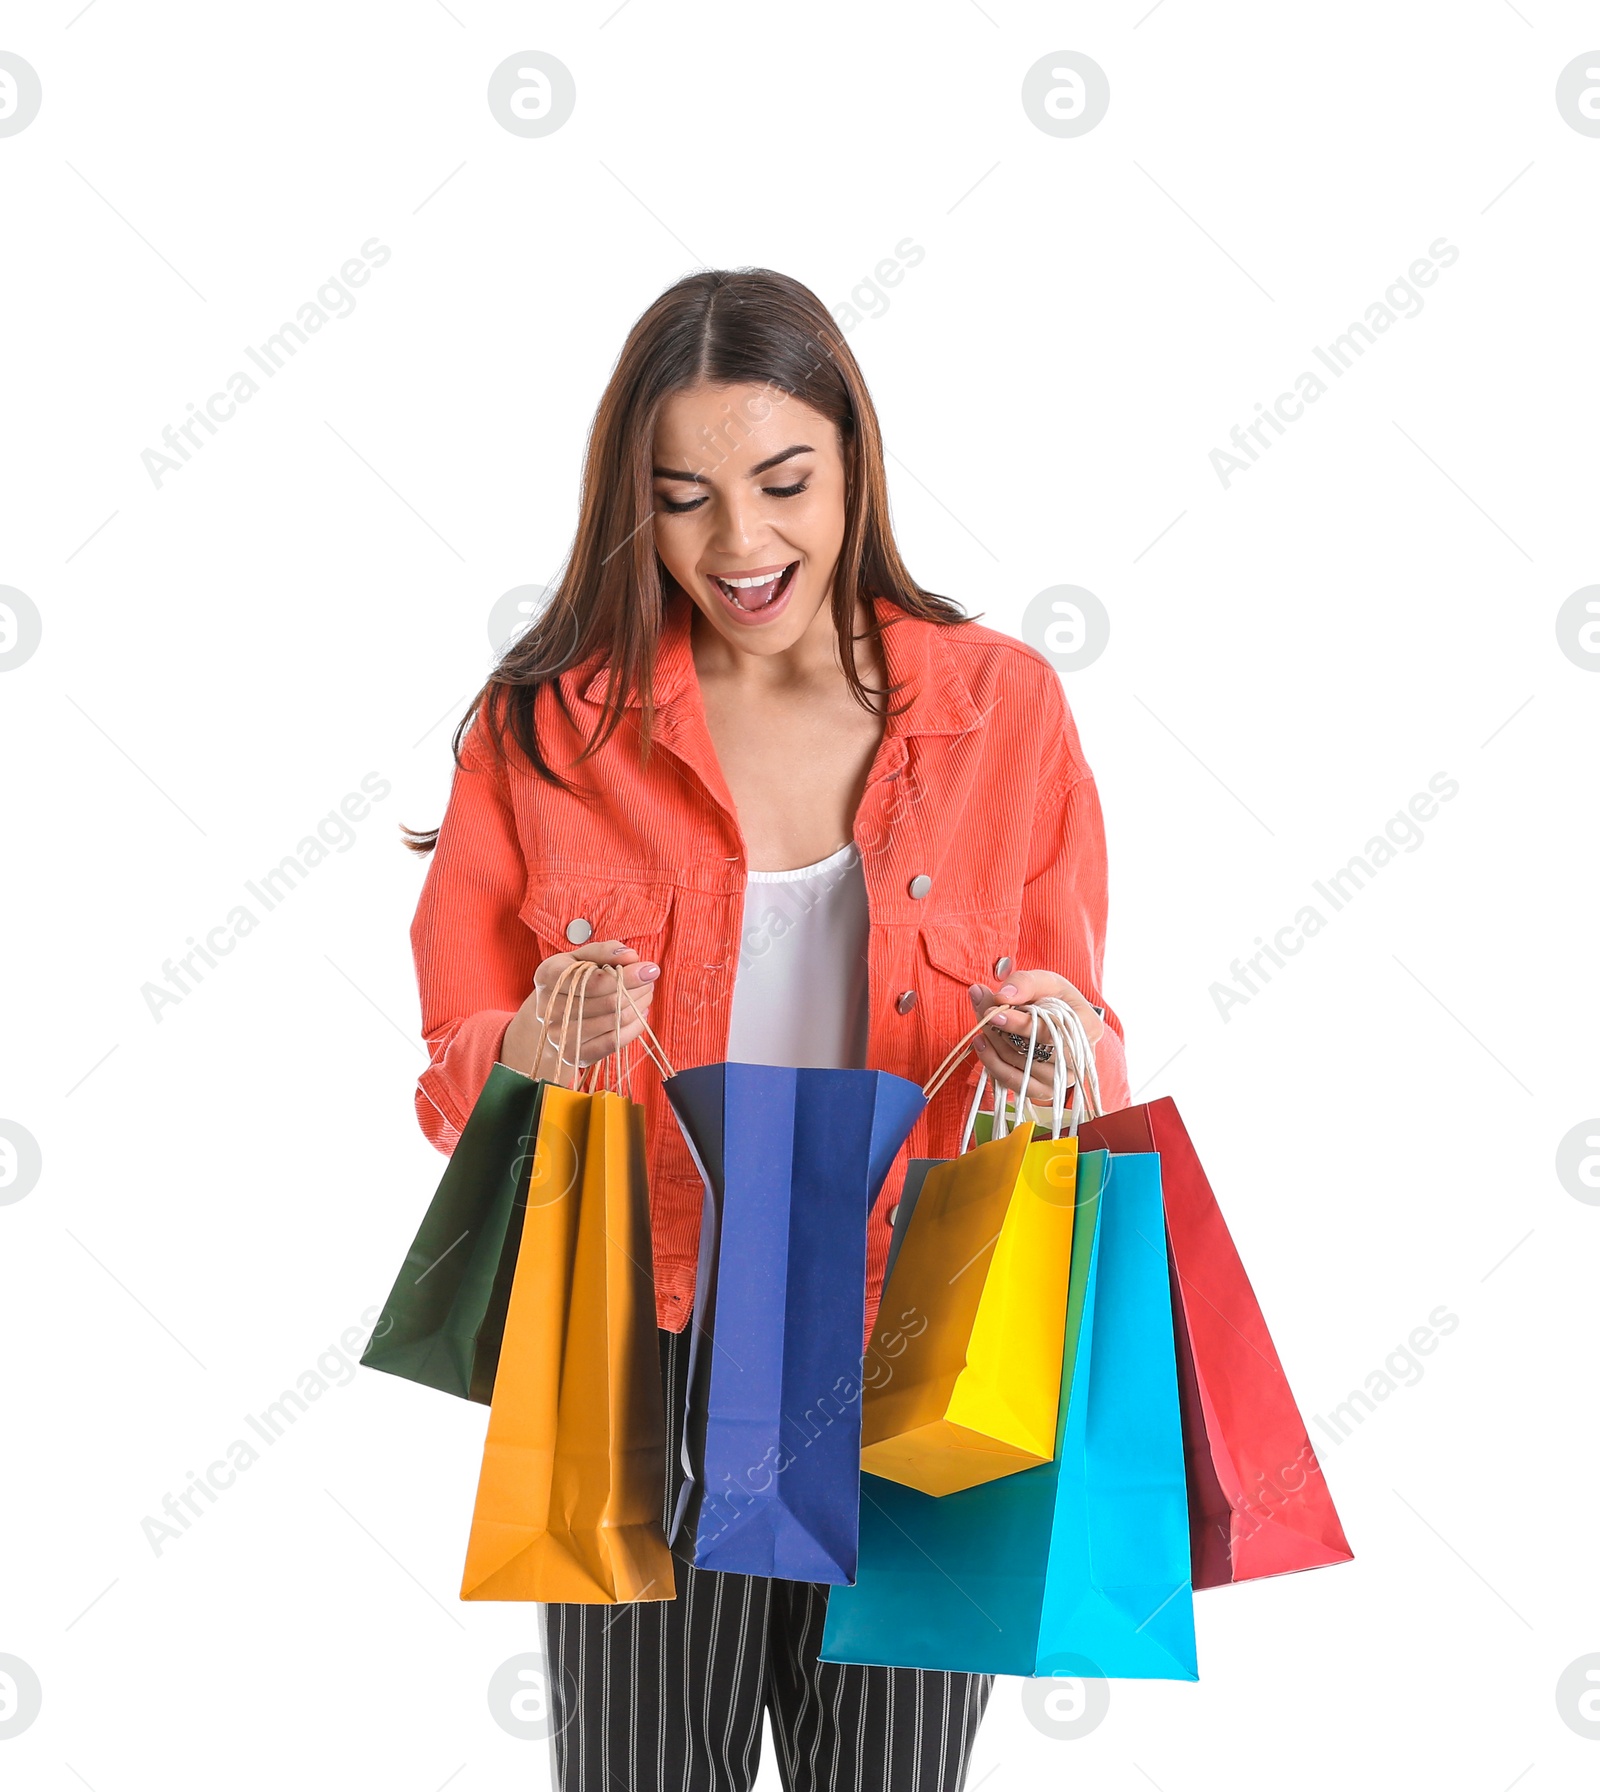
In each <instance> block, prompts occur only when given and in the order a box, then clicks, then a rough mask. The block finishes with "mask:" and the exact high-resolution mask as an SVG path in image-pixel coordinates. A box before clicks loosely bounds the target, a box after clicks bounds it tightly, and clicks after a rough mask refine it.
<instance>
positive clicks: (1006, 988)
mask: <svg viewBox="0 0 1600 1792" xmlns="http://www.w3.org/2000/svg"><path fill="white" fill-rule="evenodd" d="M1000 993H1001V995H1003V996H1014V995H1015V994H1016V993H1017V986H1016V984H1015V983H1002V984H1001V985H1000Z"/></svg>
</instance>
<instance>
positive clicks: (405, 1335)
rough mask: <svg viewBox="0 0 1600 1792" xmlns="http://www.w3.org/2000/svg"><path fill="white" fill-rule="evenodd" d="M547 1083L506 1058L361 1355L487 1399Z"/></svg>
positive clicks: (387, 1369) (375, 1365)
mask: <svg viewBox="0 0 1600 1792" xmlns="http://www.w3.org/2000/svg"><path fill="white" fill-rule="evenodd" d="M544 1087H545V1085H544V1084H543V1083H541V1082H535V1081H534V1080H533V1079H532V1078H531V1077H526V1076H524V1075H523V1074H522V1072H521V1071H519V1070H513V1069H512V1068H511V1067H510V1065H508V1064H496V1065H495V1067H494V1068H493V1069H492V1070H491V1071H490V1072H489V1080H488V1082H486V1083H485V1084H484V1086H483V1091H482V1093H481V1094H480V1095H479V1096H478V1099H477V1101H476V1102H475V1103H474V1105H473V1109H472V1113H471V1114H470V1115H469V1116H468V1119H467V1124H466V1126H465V1127H464V1128H463V1130H462V1133H461V1137H460V1138H459V1139H458V1140H457V1141H456V1148H455V1150H454V1152H453V1153H452V1154H451V1157H450V1162H449V1164H448V1165H447V1166H446V1167H445V1172H444V1175H443V1177H441V1178H440V1182H439V1189H438V1192H437V1193H436V1194H435V1195H434V1197H433V1200H432V1201H431V1202H430V1203H429V1206H428V1211H427V1213H426V1214H425V1215H424V1217H423V1221H422V1225H421V1226H420V1227H419V1228H418V1231H417V1236H416V1238H415V1239H414V1240H413V1241H412V1244H411V1249H410V1250H409V1251H407V1252H406V1260H405V1262H404V1263H403V1264H401V1266H400V1273H399V1275H398V1276H396V1277H395V1283H394V1287H393V1288H392V1289H391V1290H390V1291H389V1298H388V1299H387V1300H386V1301H385V1302H384V1304H383V1312H382V1313H381V1314H380V1315H379V1318H378V1323H377V1324H376V1325H375V1326H374V1327H373V1329H372V1337H371V1338H370V1339H369V1340H368V1343H367V1348H366V1350H365V1351H364V1352H363V1353H362V1357H361V1361H362V1363H363V1365H364V1366H365V1367H366V1368H368V1369H382V1370H383V1371H384V1373H385V1374H388V1375H400V1376H403V1377H404V1378H405V1379H406V1380H407V1381H416V1382H421V1384H422V1385H423V1386H424V1387H429V1388H438V1389H439V1390H440V1391H441V1392H442V1393H446V1394H456V1395H459V1396H460V1397H461V1398H462V1399H464V1400H476V1401H477V1402H478V1403H479V1404H480V1405H482V1406H487V1405H488V1404H489V1397H490V1395H491V1394H492V1393H493V1392H494V1378H495V1371H496V1370H497V1369H498V1367H499V1365H500V1340H501V1337H502V1335H503V1334H504V1332H505V1324H506V1308H507V1306H508V1305H509V1304H510V1300H511V1278H512V1275H513V1274H514V1273H515V1270H516V1267H517V1247H518V1246H519V1245H520V1244H521V1242H522V1221H523V1216H524V1214H525V1213H526V1211H527V1208H526V1190H527V1187H528V1178H529V1176H530V1175H531V1173H532V1169H533V1148H534V1139H535V1138H536V1137H537V1134H538V1130H539V1103H540V1097H541V1096H542V1094H543V1092H544Z"/></svg>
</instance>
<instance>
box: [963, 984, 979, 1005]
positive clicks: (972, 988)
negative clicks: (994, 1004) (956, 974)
mask: <svg viewBox="0 0 1600 1792" xmlns="http://www.w3.org/2000/svg"><path fill="white" fill-rule="evenodd" d="M967 994H968V995H969V996H971V998H972V1005H973V1007H974V1008H976V1007H977V1005H978V1004H979V1002H981V1001H982V1000H983V985H982V984H981V983H973V984H970V985H969V986H968V988H967Z"/></svg>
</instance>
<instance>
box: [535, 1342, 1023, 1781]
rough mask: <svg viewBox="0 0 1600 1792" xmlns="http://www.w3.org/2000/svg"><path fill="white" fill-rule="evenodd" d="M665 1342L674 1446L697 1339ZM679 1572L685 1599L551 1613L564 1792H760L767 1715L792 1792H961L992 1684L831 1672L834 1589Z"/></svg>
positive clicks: (670, 1483) (874, 1671) (671, 1496)
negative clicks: (826, 1624) (827, 1647)
mask: <svg viewBox="0 0 1600 1792" xmlns="http://www.w3.org/2000/svg"><path fill="white" fill-rule="evenodd" d="M660 1339H661V1374H662V1384H663V1388H664V1391H665V1394H666V1401H667V1425H668V1436H669V1437H676V1436H677V1435H678V1432H679V1428H680V1427H681V1424H682V1417H683V1405H684V1397H685V1393H686V1390H687V1384H688V1368H689V1334H688V1332H687V1331H685V1332H681V1333H679V1332H662V1333H661V1334H660ZM665 1467H666V1473H665V1476H664V1489H663V1503H662V1514H663V1520H664V1521H666V1520H667V1519H670V1516H671V1513H672V1509H673V1506H674V1504H675V1503H676V1500H677V1493H678V1488H679V1486H680V1485H681V1483H682V1480H683V1471H682V1468H681V1466H680V1465H679V1463H678V1461H677V1456H676V1451H671V1452H669V1461H668V1463H667V1464H666V1465H665ZM673 1567H674V1573H675V1575H676V1580H677V1588H678V1593H677V1597H676V1598H675V1599H668V1600H654V1601H650V1602H646V1603H642V1604H637V1605H547V1606H546V1607H545V1608H544V1618H545V1654H546V1658H547V1661H548V1664H549V1682H550V1699H551V1717H552V1720H553V1732H552V1748H553V1751H554V1769H555V1783H556V1786H557V1788H558V1792H749V1788H751V1787H753V1786H754V1785H755V1783H756V1772H757V1769H758V1767H759V1765H760V1758H761V1726H762V1717H763V1713H765V1714H766V1715H767V1716H768V1717H769V1718H770V1721H771V1726H772V1736H773V1741H774V1744H775V1746H776V1749H777V1757H778V1769H779V1773H780V1776H781V1778H782V1782H783V1786H784V1789H785V1792H824V1789H827V1792H961V1788H962V1786H963V1785H964V1784H965V1781H966V1775H967V1763H968V1759H969V1757H970V1755H971V1752H972V1744H973V1740H974V1738H975V1737H976V1735H977V1733H978V1725H979V1724H980V1723H981V1722H982V1720H983V1713H984V1709H985V1707H986V1706H987V1705H988V1702H989V1694H990V1691H991V1689H992V1687H993V1685H994V1676H993V1675H991V1674H946V1673H932V1672H923V1671H920V1670H918V1669H914V1668H882V1667H861V1666H854V1665H850V1664H846V1663H839V1662H819V1661H818V1660H817V1650H818V1649H819V1648H820V1647H821V1643H822V1626H823V1620H824V1619H825V1617H826V1616H827V1610H828V1589H827V1587H826V1586H822V1585H816V1584H813V1583H811V1582H807V1581H790V1580H759V1579H756V1578H755V1577H753V1576H750V1575H745V1574H717V1573H714V1572H712V1571H711V1570H709V1569H703V1568H692V1567H690V1566H689V1565H688V1563H686V1562H685V1561H683V1560H682V1559H681V1557H680V1558H677V1559H675V1561H674V1564H673Z"/></svg>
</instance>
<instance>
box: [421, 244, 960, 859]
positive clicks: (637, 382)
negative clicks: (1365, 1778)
mask: <svg viewBox="0 0 1600 1792" xmlns="http://www.w3.org/2000/svg"><path fill="white" fill-rule="evenodd" d="M702 383H707V384H710V385H715V386H759V387H763V388H764V389H765V390H766V392H767V393H769V394H775V395H776V394H782V395H786V396H789V397H794V398H798V399H799V400H800V401H801V402H802V403H803V404H807V405H809V406H810V407H811V408H812V409H813V410H815V411H818V412H820V413H821V415H822V416H824V417H826V418H827V419H828V420H829V421H830V422H831V423H833V424H834V425H835V427H836V428H837V429H838V432H839V441H840V446H841V449H842V451H843V455H844V466H845V527H844V541H843V544H842V546H841V547H840V550H839V562H838V566H837V568H836V569H835V572H834V576H833V596H832V610H833V622H834V629H835V631H836V633H837V636H838V641H839V659H840V663H841V665H842V666H843V668H844V675H845V679H846V681H847V683H848V684H849V686H850V691H851V694H852V695H853V696H854V698H855V699H856V701H857V702H858V703H860V704H861V705H862V706H863V708H866V709H875V699H876V698H879V697H884V696H887V695H890V694H892V693H888V692H884V691H873V690H869V689H868V687H867V686H866V685H865V684H864V683H863V682H862V679H861V677H860V674H859V672H858V671H857V669H856V658H855V641H856V640H857V639H870V638H872V637H873V636H874V635H875V634H876V633H877V632H878V629H877V624H876V621H875V620H874V621H873V622H872V623H871V624H870V625H869V628H868V632H867V635H866V636H864V637H857V636H855V635H854V633H853V629H854V622H855V616H856V611H857V607H858V603H861V604H864V606H865V609H866V613H867V614H868V616H869V617H870V616H871V615H872V606H871V603H870V601H868V600H869V599H870V598H871V597H881V598H886V599H887V600H888V601H889V602H890V603H892V604H894V605H896V606H897V607H898V608H899V609H901V610H903V611H904V612H905V613H906V614H907V615H910V616H917V617H921V618H923V619H924V620H926V621H930V622H942V623H953V622H962V621H965V620H966V617H965V615H964V614H963V612H962V610H961V608H960V607H959V605H957V604H955V603H953V602H952V601H951V600H950V599H949V598H947V597H940V596H938V595H936V594H935V593H933V592H930V591H924V590H923V589H922V587H921V586H920V585H918V584H917V583H916V581H915V580H914V579H913V578H912V577H911V574H910V573H909V572H908V571H907V569H906V565H905V562H904V561H903V560H902V559H901V558H900V552H899V549H898V548H897V547H896V546H895V542H894V533H893V530H892V528H891V527H890V522H889V493H888V485H887V481H886V480H885V477H884V468H883V438H882V435H881V434H880V432H879V429H878V417H877V413H876V411H875V410H874V409H873V406H872V399H871V397H870V396H869V394H868V392H867V385H866V381H865V380H864V379H863V378H862V374H861V369H860V367H859V366H858V365H857V363H856V358H855V356H854V355H853V354H852V353H851V352H850V347H849V345H848V343H846V341H845V339H844V334H843V332H842V331H841V330H840V329H839V327H838V325H837V324H836V323H835V322H834V319H833V317H832V316H831V315H830V313H829V311H828V309H827V307H826V306H825V305H823V304H822V303H821V301H820V300H819V299H818V298H817V296H816V294H815V293H813V292H812V291H810V289H809V288H807V287H804V286H802V285H801V284H800V282H799V281H798V280H791V279H790V278H789V277H788V276H787V275H785V274H778V273H774V272H773V271H772V270H771V269H770V268H742V269H734V270H726V269H706V270H704V271H702V272H700V273H698V274H690V275H689V276H688V277H687V278H685V279H683V280H680V281H679V282H678V283H677V285H675V286H672V287H669V288H668V289H667V290H666V291H665V292H664V293H662V295H661V296H660V298H658V299H657V300H656V301H655V303H654V304H653V305H651V306H650V308H649V310H647V311H646V312H645V313H644V315H643V316H642V317H641V318H640V319H639V321H638V322H637V323H636V324H635V325H634V326H633V329H632V330H631V331H630V332H629V334H628V340H627V342H626V343H625V344H624V345H623V349H622V353H621V355H620V356H619V357H618V360H617V365H616V367H615V369H614V370H613V372H612V375H611V378H610V380H609V381H608V382H607V385H606V389H605V393H604V395H603V396H602V398H601V400H600V406H599V409H598V410H597V411H596V413H595V420H594V427H593V428H592V429H591V431H590V433H589V445H588V451H587V453H586V455H585V458H584V468H583V489H582V497H581V500H580V504H579V511H578V529H577V535H576V537H575V539H574V541H573V545H572V551H571V553H570V555H569V556H568V558H567V562H566V565H565V566H564V568H563V569H562V571H561V573H560V575H559V578H558V580H557V582H556V584H555V585H554V586H553V587H552V589H551V591H550V593H549V597H548V601H547V602H546V604H545V607H544V608H543V610H541V612H540V614H539V616H538V619H537V620H536V621H535V622H533V623H532V624H531V625H530V626H529V627H528V628H527V629H526V630H525V631H524V632H523V633H522V634H520V635H519V636H517V638H516V639H515V640H514V641H513V642H512V643H511V644H510V645H509V646H508V647H507V649H506V651H505V653H504V654H503V656H502V657H501V659H500V662H499V664H498V665H497V666H496V667H495V669H494V671H493V672H492V673H491V674H490V676H489V679H488V682H487V683H486V684H485V685H484V687H483V689H482V690H481V691H479V692H478V694H477V696H475V697H474V698H473V700H472V704H471V706H470V707H469V709H468V710H467V713H466V714H465V715H464V716H463V717H462V719H461V721H460V723H459V725H458V726H457V728H456V731H455V737H454V741H453V743H452V744H453V749H454V751H455V754H456V756H457V759H458V760H459V757H460V753H461V743H462V740H463V739H464V737H465V735H466V732H467V730H468V728H469V727H470V726H471V725H472V721H473V718H474V716H476V715H477V714H478V713H479V712H480V711H481V712H482V715H483V720H484V724H485V727H486V729H487V732H488V734H489V737H490V739H491V740H492V742H493V744H494V748H495V751H496V752H497V753H498V754H499V755H500V756H501V757H502V758H504V757H505V754H506V743H507V740H508V738H509V740H510V741H512V742H513V743H514V744H515V745H516V747H517V748H518V749H519V750H520V751H521V753H522V754H523V755H524V756H525V758H526V759H527V761H528V763H529V765H530V766H531V767H532V769H533V770H534V771H535V772H536V773H537V774H538V775H539V776H540V777H541V778H544V779H545V780H547V781H548V782H549V783H552V784H557V785H561V786H563V787H566V788H571V786H569V785H568V784H567V781H566V780H565V779H564V778H563V777H562V776H561V774H560V773H559V772H558V771H557V770H556V769H555V767H554V766H552V765H551V764H550V763H549V762H548V761H547V760H546V758H545V756H544V753H543V751H542V750H541V748H540V745H539V737H538V730H537V728H536V727H535V722H534V712H535V704H536V701H537V698H538V694H539V690H540V687H541V686H543V685H551V686H552V687H553V689H554V693H555V698H556V701H557V702H558V703H560V704H561V706H562V710H563V712H564V713H566V714H568V715H569V716H570V711H569V710H568V709H567V704H566V695H565V693H564V692H563V690H562V688H561V686H560V684H559V683H557V680H558V679H559V677H560V675H561V674H562V673H563V672H565V671H567V670H568V669H569V668H570V667H572V666H575V665H578V664H581V663H582V662H583V661H585V660H587V659H590V658H591V657H593V656H596V655H599V654H603V655H604V657H605V660H606V665H607V680H606V687H605V693H606V694H605V701H604V703H603V705H602V708H601V713H600V716H599V717H598V719H597V720H596V723H595V726H594V729H593V731H592V732H591V734H590V737H589V740H588V743H587V745H586V746H585V748H584V753H583V757H585V758H587V757H588V756H589V755H590V754H591V753H594V752H597V751H598V750H599V749H600V747H601V746H603V745H604V744H605V742H606V741H607V740H609V739H610V737H611V736H612V734H614V733H615V732H616V729H617V728H618V726H619V725H620V723H621V721H622V717H623V715H624V713H625V712H626V709H627V703H628V697H629V694H630V692H635V691H636V692H637V693H638V695H639V700H640V703H641V705H642V711H643V713H642V717H641V745H642V749H643V750H644V751H645V752H648V751H649V743H650V732H651V722H652V717H653V713H654V706H653V701H652V674H653V672H654V668H655V660H656V646H657V641H658V639H659V637H660V632H661V621H662V612H663V608H664V605H665V603H666V599H667V596H668V591H669V587H670V589H672V590H676V586H675V585H674V584H673V582H672V580H671V577H670V575H669V574H667V573H666V570H665V568H664V567H663V566H662V564H661V562H660V560H659V559H658V558H657V556H656V550H655V536H654V531H653V529H652V528H651V527H650V524H651V521H652V518H653V517H654V514H655V497H654V486H653V477H652V472H651V467H652V462H653V455H652V449H653V447H654V442H655V430H656V420H657V418H658V417H659V415H660V412H661V407H662V405H663V403H664V402H665V401H666V399H667V398H668V397H670V396H671V395H672V394H674V393H677V392H683V391H687V390H688V389H689V388H691V387H693V386H697V385H700V384H702ZM716 453H717V450H716V449H715V448H714V447H713V448H711V449H708V454H710V455H712V456H715V454H716ZM406 834H407V840H406V844H407V845H408V846H411V847H412V848H413V849H414V850H416V851H418V852H430V851H432V849H433V847H434V845H435V844H436V842H437V840H438V837H439V836H438V830H437V829H436V828H435V829H432V830H429V831H427V832H418V831H413V830H410V829H407V830H406Z"/></svg>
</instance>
